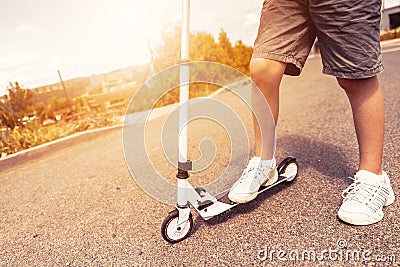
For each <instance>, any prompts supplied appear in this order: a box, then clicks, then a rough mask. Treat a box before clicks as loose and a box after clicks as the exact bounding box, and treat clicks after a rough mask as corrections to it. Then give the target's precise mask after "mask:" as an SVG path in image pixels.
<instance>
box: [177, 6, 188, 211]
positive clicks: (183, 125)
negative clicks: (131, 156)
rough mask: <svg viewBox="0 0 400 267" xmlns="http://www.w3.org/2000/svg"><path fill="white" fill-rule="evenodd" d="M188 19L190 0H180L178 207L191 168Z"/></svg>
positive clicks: (182, 204)
mask: <svg viewBox="0 0 400 267" xmlns="http://www.w3.org/2000/svg"><path fill="white" fill-rule="evenodd" d="M189 21H190V0H182V35H181V63H182V64H181V66H180V88H179V162H178V173H177V175H176V177H177V178H178V207H185V206H187V204H188V202H187V196H186V194H185V191H186V190H185V188H187V187H188V182H187V181H186V179H187V178H189V174H188V172H187V171H188V170H191V162H190V161H189V160H188V156H187V146H188V127H187V121H188V113H189V103H188V101H189V78H190V77H189V66H188V65H187V64H185V63H188V61H189Z"/></svg>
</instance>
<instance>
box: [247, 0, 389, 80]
mask: <svg viewBox="0 0 400 267" xmlns="http://www.w3.org/2000/svg"><path fill="white" fill-rule="evenodd" d="M380 20H381V0H265V1H264V4H263V8H262V12H261V19H260V26H259V29H258V35H257V38H256V40H255V43H254V52H253V58H267V59H272V60H277V61H280V62H285V63H287V67H286V70H285V74H288V75H294V76H297V75H300V73H301V70H302V68H303V67H304V64H305V62H306V60H307V57H308V54H309V53H310V50H311V48H312V46H313V44H314V41H315V38H316V37H317V38H318V44H319V47H320V51H321V58H322V64H323V73H325V74H329V75H333V76H336V77H339V78H348V79H363V78H368V77H373V76H375V75H377V74H379V73H381V72H382V71H383V65H382V55H381V48H380V36H379V33H380Z"/></svg>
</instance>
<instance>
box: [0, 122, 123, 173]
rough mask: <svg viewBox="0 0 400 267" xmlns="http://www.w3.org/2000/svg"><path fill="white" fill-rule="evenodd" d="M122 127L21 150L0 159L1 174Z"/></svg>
mask: <svg viewBox="0 0 400 267" xmlns="http://www.w3.org/2000/svg"><path fill="white" fill-rule="evenodd" d="M122 127H123V124H118V125H113V126H109V127H104V128H99V129H94V130H89V131H84V132H79V133H75V134H73V135H70V136H66V137H63V138H60V139H56V140H54V141H51V142H47V143H44V144H41V145H38V146H35V147H32V148H28V149H25V150H21V151H19V152H17V153H15V154H12V155H9V156H7V157H6V158H3V159H0V173H2V172H5V171H8V170H10V169H13V168H15V167H18V166H20V165H23V164H26V163H28V162H32V161H35V160H39V159H40V158H42V157H44V156H48V155H49V154H52V153H56V152H59V151H61V150H63V149H66V148H68V147H70V146H73V145H76V144H79V143H82V142H90V141H93V140H94V139H96V138H97V137H100V136H104V134H107V133H111V132H113V131H115V130H117V129H121V128H122Z"/></svg>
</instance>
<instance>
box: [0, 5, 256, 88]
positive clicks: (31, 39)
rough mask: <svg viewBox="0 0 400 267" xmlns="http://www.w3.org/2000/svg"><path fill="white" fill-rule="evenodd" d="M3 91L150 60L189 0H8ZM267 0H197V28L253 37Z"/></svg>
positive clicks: (1, 20)
mask: <svg viewBox="0 0 400 267" xmlns="http://www.w3.org/2000/svg"><path fill="white" fill-rule="evenodd" d="M0 1H1V2H0V36H1V41H0V95H2V94H4V93H5V92H6V87H7V86H8V84H9V82H15V81H18V82H19V83H20V85H22V86H23V87H27V88H34V87H37V86H41V85H45V84H49V83H56V82H59V78H58V74H57V70H60V71H61V74H62V76H63V79H64V80H67V79H71V78H75V77H83V76H88V75H91V74H99V73H104V72H108V71H112V70H114V69H118V68H123V67H127V66H133V65H139V64H144V63H147V62H148V61H149V59H150V53H149V49H148V44H149V43H150V44H151V46H156V45H157V44H158V43H159V42H160V33H161V30H162V28H163V27H164V26H165V25H170V24H175V23H180V19H181V0H154V1H151V0H141V1H139V0H35V1H32V0H13V1H6V0H0ZM261 6H262V0H218V1H215V0H192V1H191V31H203V32H208V33H211V34H213V35H214V36H215V37H217V36H218V33H219V31H220V30H221V29H222V28H223V29H224V30H225V31H226V32H227V33H228V36H229V37H230V39H231V41H232V42H235V41H237V40H239V39H241V40H242V41H244V42H245V43H246V44H250V45H252V44H253V41H254V38H255V36H256V33H257V27H258V21H259V14H260V10H261Z"/></svg>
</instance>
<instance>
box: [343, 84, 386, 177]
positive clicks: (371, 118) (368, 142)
mask: <svg viewBox="0 0 400 267" xmlns="http://www.w3.org/2000/svg"><path fill="white" fill-rule="evenodd" d="M337 80H338V82H339V85H340V86H341V87H342V88H343V89H344V90H345V92H346V94H347V96H348V98H349V101H350V104H351V108H352V111H353V119H354V126H355V129H356V134H357V140H358V145H359V153H360V165H359V170H367V171H370V172H373V173H376V174H381V173H382V153H383V152H382V151H383V138H384V124H385V111H384V103H383V96H382V92H381V88H380V85H379V80H378V78H377V77H376V76H375V77H372V78H368V79H359V80H351V79H342V78H338V79H337Z"/></svg>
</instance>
